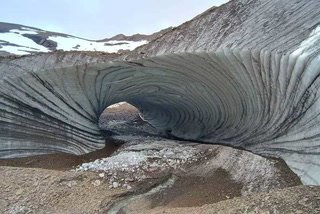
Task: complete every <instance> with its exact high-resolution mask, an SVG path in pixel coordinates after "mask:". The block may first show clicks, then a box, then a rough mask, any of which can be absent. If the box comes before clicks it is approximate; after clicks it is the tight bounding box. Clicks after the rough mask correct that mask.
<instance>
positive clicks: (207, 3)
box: [0, 0, 227, 39]
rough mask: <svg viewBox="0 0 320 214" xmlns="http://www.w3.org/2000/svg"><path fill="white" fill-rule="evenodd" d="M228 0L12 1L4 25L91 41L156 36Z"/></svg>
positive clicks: (4, 13) (3, 16) (1, 17)
mask: <svg viewBox="0 0 320 214" xmlns="http://www.w3.org/2000/svg"><path fill="white" fill-rule="evenodd" d="M225 2H227V0H131V1H130V0H113V1H111V0H109V1H108V0H8V1H3V2H2V3H1V13H0V21H1V22H10V23H17V24H23V25H28V26H32V27H38V28H42V29H44V30H50V31H57V32H63V33H67V34H72V35H75V36H79V37H84V38H88V39H102V38H106V37H110V36H114V35H116V34H119V33H124V34H127V35H131V34H134V33H145V34H148V33H153V32H156V31H159V30H161V29H163V28H166V27H169V26H177V25H179V24H181V23H183V22H185V21H188V20H189V19H191V18H193V17H194V16H196V15H198V14H199V13H201V12H203V11H205V10H207V9H209V8H210V7H212V6H217V5H221V4H222V3H225Z"/></svg>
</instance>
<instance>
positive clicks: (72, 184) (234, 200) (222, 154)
mask: <svg viewBox="0 0 320 214" xmlns="http://www.w3.org/2000/svg"><path fill="white" fill-rule="evenodd" d="M126 112H127V113H126ZM100 127H102V128H104V129H108V130H109V135H110V138H109V139H108V140H107V143H106V145H107V146H106V148H105V149H103V150H100V151H96V152H93V153H90V154H86V155H83V156H73V155H67V154H52V155H42V156H35V157H27V158H19V159H11V160H1V161H0V165H1V167H0V174H1V180H0V191H1V194H0V212H1V213H317V212H319V211H320V188H319V187H307V186H301V182H300V180H299V178H298V177H297V176H296V175H295V174H294V173H293V172H292V171H291V170H290V169H289V168H288V167H287V165H286V164H285V163H284V162H283V161H282V160H281V159H271V158H265V157H261V156H258V155H255V154H253V153H250V152H247V151H244V150H238V149H235V148H231V147H225V146H221V145H205V144H198V143H193V142H185V141H184V142H182V141H177V140H170V139H165V138H162V137H159V136H156V135H155V130H154V129H153V128H152V127H151V126H149V125H148V124H147V123H146V122H144V121H143V120H141V119H139V115H138V111H137V110H136V109H135V108H134V107H132V106H129V105H127V104H122V105H116V106H113V108H110V109H108V110H107V111H106V112H105V113H104V114H103V115H102V117H101V118H100ZM288 187H291V188H288Z"/></svg>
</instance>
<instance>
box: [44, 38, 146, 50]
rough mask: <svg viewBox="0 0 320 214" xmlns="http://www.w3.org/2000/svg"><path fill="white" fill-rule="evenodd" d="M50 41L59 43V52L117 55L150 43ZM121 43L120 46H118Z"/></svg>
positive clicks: (76, 40) (61, 39)
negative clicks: (99, 52) (90, 52)
mask: <svg viewBox="0 0 320 214" xmlns="http://www.w3.org/2000/svg"><path fill="white" fill-rule="evenodd" d="M48 39H49V40H52V41H55V42H57V44H58V46H57V50H63V51H75V50H78V51H80V50H81V51H102V52H108V53H117V52H118V51H119V50H134V49H135V48H137V47H139V46H141V45H144V44H146V43H148V41H146V40H143V41H138V42H134V41H109V42H96V41H90V40H85V39H81V38H76V37H70V36H69V37H63V36H50V37H49V38H48ZM117 43H119V45H117Z"/></svg>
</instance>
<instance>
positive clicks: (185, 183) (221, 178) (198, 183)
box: [150, 169, 242, 208]
mask: <svg viewBox="0 0 320 214" xmlns="http://www.w3.org/2000/svg"><path fill="white" fill-rule="evenodd" d="M241 189H242V185H241V184H240V183H236V182H235V181H233V180H232V179H231V178H230V175H229V174H228V173H227V172H226V171H224V170H223V169H218V170H216V171H215V172H214V173H212V175H210V176H209V177H200V176H199V177H187V178H186V177H182V178H180V179H178V180H177V181H176V182H175V184H174V185H173V187H172V188H170V189H168V190H166V191H162V192H160V193H159V194H157V195H155V196H153V197H151V198H150V200H151V201H152V203H151V207H152V208H154V207H157V206H166V207H194V206H201V205H204V204H212V203H216V202H218V201H222V200H226V199H229V198H234V197H237V196H241Z"/></svg>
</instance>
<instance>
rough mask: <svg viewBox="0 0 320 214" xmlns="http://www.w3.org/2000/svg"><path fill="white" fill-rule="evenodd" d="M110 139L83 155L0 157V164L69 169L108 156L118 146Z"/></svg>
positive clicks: (60, 154)
mask: <svg viewBox="0 0 320 214" xmlns="http://www.w3.org/2000/svg"><path fill="white" fill-rule="evenodd" d="M119 146H120V145H119V144H115V143H114V142H113V141H112V140H107V141H106V147H105V148H103V149H100V150H97V151H94V152H90V153H88V154H85V155H80V156H77V155H71V154H66V153H59V154H46V155H37V156H32V157H24V158H12V159H0V166H12V167H24V168H42V169H54V170H70V169H73V168H74V167H76V166H78V165H80V164H82V163H86V162H91V161H93V160H96V159H99V158H105V157H109V156H110V155H111V154H112V153H113V152H115V151H116V150H117V149H118V148H119Z"/></svg>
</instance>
